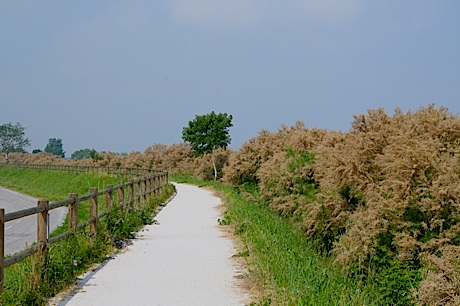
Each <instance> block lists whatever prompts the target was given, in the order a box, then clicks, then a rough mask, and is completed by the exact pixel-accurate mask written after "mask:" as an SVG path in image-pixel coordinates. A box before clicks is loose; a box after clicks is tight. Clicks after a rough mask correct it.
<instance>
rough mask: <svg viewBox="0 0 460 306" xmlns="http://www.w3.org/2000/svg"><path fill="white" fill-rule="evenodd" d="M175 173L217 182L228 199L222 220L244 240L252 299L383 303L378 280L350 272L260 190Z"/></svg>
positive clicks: (262, 301)
mask: <svg viewBox="0 0 460 306" xmlns="http://www.w3.org/2000/svg"><path fill="white" fill-rule="evenodd" d="M172 179H173V180H174V181H177V182H181V183H192V184H195V185H197V186H201V187H203V186H211V187H212V188H213V189H214V190H216V191H217V192H218V193H219V196H220V197H221V198H222V199H223V201H224V203H225V208H226V211H225V213H224V217H223V218H222V219H219V220H218V222H219V224H220V225H221V226H228V227H231V229H232V232H233V233H234V234H235V235H236V236H237V237H239V238H238V239H241V241H242V245H241V247H240V249H239V250H238V253H237V254H235V255H234V256H235V257H239V258H241V259H243V260H244V261H245V262H246V265H247V266H248V269H249V270H248V271H249V272H248V273H247V275H246V276H245V279H244V282H245V283H248V284H250V288H249V289H250V290H251V291H252V293H253V299H254V302H253V303H252V304H251V305H254V306H255V305H259V306H262V305H325V306H326V305H381V303H380V302H379V300H378V296H379V292H378V290H377V288H376V286H375V283H374V282H372V281H369V280H362V279H359V278H354V277H351V276H349V275H347V273H346V272H345V271H344V270H342V269H341V268H340V266H337V265H336V264H334V262H333V260H332V259H331V258H329V257H327V256H324V254H323V253H322V252H321V251H319V249H318V245H316V244H315V243H314V242H312V241H309V240H307V239H305V235H304V233H303V231H302V229H301V225H300V224H299V223H298V222H294V223H291V222H287V220H286V219H285V218H283V217H282V216H280V215H279V214H277V213H275V212H273V211H271V210H270V209H269V208H268V207H267V205H266V204H264V203H263V202H261V201H255V200H254V198H253V197H252V195H254V193H256V190H237V189H235V188H233V187H231V186H229V185H225V184H222V183H214V182H211V181H203V180H200V179H196V178H192V177H188V176H183V175H174V176H173V178H172ZM249 194H250V195H251V196H249Z"/></svg>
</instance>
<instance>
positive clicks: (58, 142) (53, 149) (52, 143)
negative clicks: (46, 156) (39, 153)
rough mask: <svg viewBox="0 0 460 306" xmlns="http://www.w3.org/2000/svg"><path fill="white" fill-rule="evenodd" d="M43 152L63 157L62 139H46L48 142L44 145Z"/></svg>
mask: <svg viewBox="0 0 460 306" xmlns="http://www.w3.org/2000/svg"><path fill="white" fill-rule="evenodd" d="M45 152H48V153H51V154H54V155H57V156H60V157H62V158H64V157H65V152H64V150H63V149H62V139H60V138H50V139H49V140H48V144H47V145H46V147H45Z"/></svg>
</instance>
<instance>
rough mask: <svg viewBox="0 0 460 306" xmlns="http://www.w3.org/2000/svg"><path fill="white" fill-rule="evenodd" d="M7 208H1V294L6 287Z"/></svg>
mask: <svg viewBox="0 0 460 306" xmlns="http://www.w3.org/2000/svg"><path fill="white" fill-rule="evenodd" d="M4 261H5V209H4V208H0V294H2V292H3V288H5V284H4V283H3V281H4V279H5V264H4Z"/></svg>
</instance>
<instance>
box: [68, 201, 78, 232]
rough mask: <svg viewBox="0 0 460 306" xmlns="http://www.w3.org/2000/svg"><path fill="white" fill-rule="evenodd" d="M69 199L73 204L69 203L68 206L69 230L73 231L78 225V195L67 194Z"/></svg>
mask: <svg viewBox="0 0 460 306" xmlns="http://www.w3.org/2000/svg"><path fill="white" fill-rule="evenodd" d="M69 198H72V199H73V200H74V202H73V203H70V204H69V206H68V215H69V229H75V228H77V225H78V194H76V193H69Z"/></svg>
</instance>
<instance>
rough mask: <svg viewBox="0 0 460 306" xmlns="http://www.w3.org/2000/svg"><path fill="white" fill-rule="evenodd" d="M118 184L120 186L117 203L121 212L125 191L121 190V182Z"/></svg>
mask: <svg viewBox="0 0 460 306" xmlns="http://www.w3.org/2000/svg"><path fill="white" fill-rule="evenodd" d="M118 184H119V185H120V186H121V187H120V188H119V189H118V203H119V205H120V209H121V211H123V206H125V190H124V188H123V184H124V183H123V182H118Z"/></svg>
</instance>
